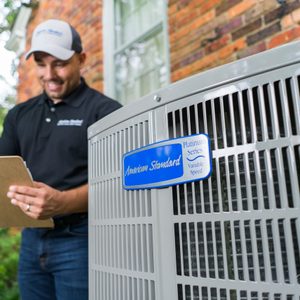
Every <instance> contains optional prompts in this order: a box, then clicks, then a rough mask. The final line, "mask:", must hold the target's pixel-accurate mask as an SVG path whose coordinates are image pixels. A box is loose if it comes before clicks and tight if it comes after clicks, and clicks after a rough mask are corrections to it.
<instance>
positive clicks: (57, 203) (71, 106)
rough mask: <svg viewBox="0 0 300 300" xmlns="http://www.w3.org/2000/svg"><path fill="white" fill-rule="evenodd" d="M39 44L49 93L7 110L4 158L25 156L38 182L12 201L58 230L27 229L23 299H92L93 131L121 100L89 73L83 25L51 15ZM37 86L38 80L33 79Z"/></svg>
mask: <svg viewBox="0 0 300 300" xmlns="http://www.w3.org/2000/svg"><path fill="white" fill-rule="evenodd" d="M31 42H32V43H31V49H30V50H29V52H28V53H27V54H26V59H28V58H29V57H30V56H33V58H34V60H35V62H36V71H37V76H38V78H39V81H40V84H41V86H42V88H43V93H42V94H40V95H38V96H37V97H34V98H31V99H29V100H28V101H26V102H24V103H21V104H18V105H16V106H15V107H14V108H13V109H12V110H10V111H9V112H8V114H7V117H6V119H5V121H4V131H3V134H2V137H1V139H0V155H20V156H22V157H23V159H24V160H25V161H26V164H27V166H28V168H29V169H30V171H31V173H32V176H33V179H34V187H28V186H11V187H10V188H9V191H8V193H7V195H8V197H9V198H10V199H11V203H12V204H13V205H15V206H18V207H19V208H20V209H21V210H22V211H23V212H24V213H25V214H27V215H28V216H30V217H32V218H34V219H45V218H49V217H52V218H53V219H54V223H55V227H54V229H43V228H26V229H24V230H23V231H22V243H21V250H20V262H19V278H18V280H19V287H20V293H21V298H22V300H48V299H49V300H69V299H72V300H77V299H78V300H84V299H88V236H87V229H88V228H87V227H88V224H87V208H88V185H87V180H88V179H87V128H88V126H90V125H91V124H92V123H94V122H95V121H97V120H99V119H101V118H102V117H104V116H106V115H108V114H109V113H111V112H112V111H114V110H116V109H118V108H119V107H120V106H121V105H120V104H119V103H118V102H116V101H114V100H112V99H109V98H107V97H106V96H104V95H103V94H100V93H99V92H97V91H95V90H93V89H91V88H89V87H88V86H87V84H86V83H85V81H84V79H83V78H82V77H81V69H82V67H83V65H84V62H85V58H86V54H85V53H84V52H83V50H82V45H81V39H80V36H79V34H78V33H77V32H76V30H75V29H74V28H73V27H72V26H71V25H69V24H68V23H66V22H64V21H61V20H54V19H51V20H47V21H45V22H43V23H41V24H40V25H38V26H37V27H36V29H35V30H34V32H33V36H32V41H31ZM28 84H30V82H29V83H28Z"/></svg>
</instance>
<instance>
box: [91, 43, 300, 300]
mask: <svg viewBox="0 0 300 300" xmlns="http://www.w3.org/2000/svg"><path fill="white" fill-rule="evenodd" d="M299 49H300V42H295V43H293V44H287V45H285V46H283V47H279V48H277V49H272V50H269V51H266V52H264V53H260V54H259V55H256V56H252V57H248V58H245V59H243V60H241V61H237V62H234V63H232V64H228V65H225V66H222V67H219V68H216V69H214V70H210V71H207V72H205V73H203V74H199V75H196V76H193V77H191V78H188V79H186V80H184V81H182V82H178V83H175V84H173V85H170V86H169V87H167V88H165V89H162V90H160V91H157V95H156V94H153V95H148V96H145V97H144V98H143V99H141V100H140V101H138V102H137V103H134V104H132V105H129V106H127V107H124V108H122V109H120V110H118V111H116V112H114V113H113V114H112V115H110V116H108V117H106V118H104V119H102V120H100V121H99V122H97V123H96V124H94V125H93V126H92V127H90V128H89V274H90V280H89V282H90V296H89V299H90V300H300V217H299V216H300V117H299V116H300V97H299V95H300V67H299V66H300V52H299ZM158 100H160V101H159V102H158ZM201 133H205V134H207V135H208V136H209V137H210V140H211V150H212V175H211V177H210V178H208V179H205V180H203V181H194V182H189V183H185V184H180V185H179V184H178V185H174V186H171V187H166V188H159V189H151V190H134V191H129V190H125V189H123V186H122V157H123V155H124V154H125V153H128V152H130V151H133V150H135V149H138V148H141V147H145V146H148V145H149V144H152V143H156V142H160V141H163V140H170V141H169V143H172V139H175V138H180V137H184V136H189V135H193V134H201ZM175 143H176V142H175Z"/></svg>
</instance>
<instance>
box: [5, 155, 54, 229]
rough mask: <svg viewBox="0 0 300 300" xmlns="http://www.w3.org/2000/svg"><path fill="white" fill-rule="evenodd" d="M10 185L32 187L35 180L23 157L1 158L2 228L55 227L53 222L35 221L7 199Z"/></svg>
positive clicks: (48, 220) (50, 220)
mask: <svg viewBox="0 0 300 300" xmlns="http://www.w3.org/2000/svg"><path fill="white" fill-rule="evenodd" d="M10 185H26V186H32V185H33V180H32V178H31V174H30V172H29V170H28V169H27V167H26V165H25V163H24V161H23V159H22V157H20V156H0V227H53V226H54V225H53V220H52V219H46V220H35V219H32V218H30V217H29V216H27V215H26V214H25V213H24V212H23V211H22V210H21V209H20V208H19V207H17V206H14V205H12V204H11V203H10V199H9V198H8V197H7V195H6V194H7V192H8V188H9V186H10Z"/></svg>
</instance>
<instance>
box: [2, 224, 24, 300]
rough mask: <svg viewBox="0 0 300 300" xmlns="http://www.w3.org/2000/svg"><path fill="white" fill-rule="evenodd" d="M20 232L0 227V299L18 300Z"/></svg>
mask: <svg viewBox="0 0 300 300" xmlns="http://www.w3.org/2000/svg"><path fill="white" fill-rule="evenodd" d="M19 245H20V233H18V232H17V233H13V234H12V233H10V232H9V230H8V229H0V299H1V300H18V299H19V292H18V285H17V268H18V258H19Z"/></svg>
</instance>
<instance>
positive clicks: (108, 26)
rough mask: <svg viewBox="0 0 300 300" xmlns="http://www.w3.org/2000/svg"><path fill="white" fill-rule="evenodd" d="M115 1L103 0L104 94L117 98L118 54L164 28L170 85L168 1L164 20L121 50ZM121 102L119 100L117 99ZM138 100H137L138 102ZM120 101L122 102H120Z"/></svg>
mask: <svg viewBox="0 0 300 300" xmlns="http://www.w3.org/2000/svg"><path fill="white" fill-rule="evenodd" d="M114 2H115V1H114V0H103V18H102V22H103V81H104V93H105V94H106V95H108V96H110V97H112V98H116V94H115V64H114V57H115V55H116V54H117V53H120V52H122V50H124V49H125V48H128V47H129V46H130V45H132V44H134V42H136V41H139V40H142V39H144V38H146V37H148V36H150V35H151V34H152V33H153V32H155V31H156V30H159V28H162V34H163V36H164V44H165V47H164V48H165V51H166V53H165V55H164V56H165V58H166V62H165V65H166V70H167V74H166V76H167V84H169V83H170V54H169V53H170V51H169V35H168V20H167V19H168V18H167V12H168V0H164V8H163V9H164V14H163V16H164V17H163V20H162V21H161V22H157V24H155V25H153V26H152V27H151V28H150V29H149V30H147V31H145V32H144V33H143V34H141V35H139V36H137V37H135V38H134V39H132V40H131V41H129V42H127V43H126V44H125V45H123V46H122V47H121V48H120V49H117V50H115V48H114V45H115V31H114ZM116 100H119V99H116ZM136 100H137V99H135V101H136ZM119 101H120V100H119Z"/></svg>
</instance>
